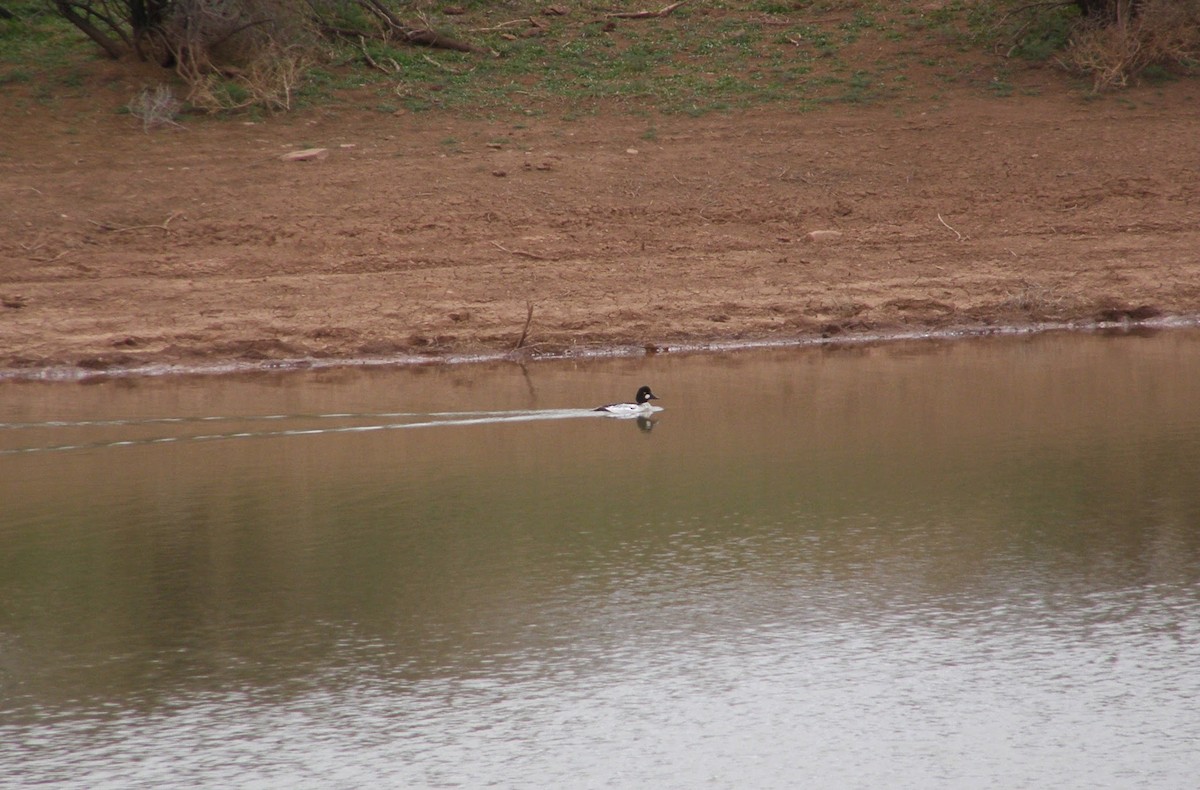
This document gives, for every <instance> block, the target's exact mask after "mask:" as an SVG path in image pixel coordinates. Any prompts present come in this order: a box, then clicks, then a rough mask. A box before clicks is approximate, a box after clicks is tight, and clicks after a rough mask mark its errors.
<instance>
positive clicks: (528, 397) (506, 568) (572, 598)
mask: <svg viewBox="0 0 1200 790" xmlns="http://www.w3.org/2000/svg"><path fill="white" fill-rule="evenodd" d="M642 383H649V384H652V385H653V387H654V389H655V392H656V393H658V394H659V395H660V396H661V397H662V401H661V403H662V404H663V405H664V406H665V407H667V408H666V410H665V411H664V412H662V413H661V414H659V415H656V416H657V418H658V419H657V420H656V421H655V422H654V423H653V424H651V425H638V424H637V423H636V422H633V421H623V420H613V419H607V418H603V417H596V416H594V415H590V414H587V413H586V412H582V411H580V410H578V409H579V407H586V406H589V405H592V404H594V403H597V402H605V401H608V400H612V399H614V398H622V397H630V396H632V394H633V391H634V389H636V387H637V386H638V385H640V384H642ZM1198 390H1200V336H1197V335H1196V334H1194V333H1168V334H1163V335H1158V336H1155V337H1128V336H1127V337H1119V338H1102V337H1077V336H1048V337H1040V338H1032V339H1008V340H989V341H982V342H969V343H954V344H949V343H933V342H930V343H921V344H903V345H892V346H886V345H885V346H876V347H862V348H849V349H830V350H789V351H770V352H754V353H743V354H736V355H731V356H697V357H672V356H666V357H656V358H651V359H649V360H636V361H635V360H612V361H603V362H589V363H586V364H572V363H541V364H533V365H530V366H528V367H527V368H525V369H522V368H520V367H517V366H515V365H494V366H471V367H455V368H427V369H421V370H407V371H386V372H385V371H375V372H369V371H327V372H322V373H302V374H294V375H256V376H238V377H222V378H197V379H182V380H181V379H163V380H116V379H114V380H107V381H98V382H95V383H92V384H87V385H80V384H70V385H66V384H39V383H16V382H9V383H5V384H3V385H0V785H5V786H10V785H11V786H14V787H22V786H28V785H33V784H37V783H46V784H51V785H53V786H56V787H87V788H96V787H121V788H125V787H170V786H174V787H180V786H187V787H193V786H208V787H229V786H239V787H295V786H306V787H354V786H366V785H371V786H384V787H457V786H462V787H482V786H499V787H566V786H570V787H622V788H623V787H663V788H672V787H678V788H695V787H759V788H769V787H797V786H812V787H862V788H868V787H869V788H876V787H901V788H903V787H912V788H928V787H948V788H949V787H955V788H957V787H973V788H976V787H978V788H985V787H1002V788H1010V787H1013V788H1015V787H1036V786H1053V787H1059V788H1061V787H1079V788H1097V787H1113V788H1130V787H1147V788H1191V787H1193V786H1194V785H1195V777H1196V776H1197V775H1200V749H1197V748H1196V744H1197V743H1200V712H1198V711H1197V707H1196V700H1197V699H1200V584H1198V582H1200V486H1198V485H1197V480H1198V476H1200V475H1198V470H1200V407H1197V398H1196V392H1197V391H1198ZM492 412H497V413H495V414H492ZM214 418H219V419H214ZM542 418H546V419H542ZM98 422H99V423H103V424H96V423H98ZM51 423H54V424H51ZM82 423H86V424H82ZM430 423H436V424H430Z"/></svg>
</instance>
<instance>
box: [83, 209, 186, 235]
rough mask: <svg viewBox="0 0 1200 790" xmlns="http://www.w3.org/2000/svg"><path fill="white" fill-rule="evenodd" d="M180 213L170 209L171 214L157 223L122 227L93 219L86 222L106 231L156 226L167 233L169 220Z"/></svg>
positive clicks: (113, 231)
mask: <svg viewBox="0 0 1200 790" xmlns="http://www.w3.org/2000/svg"><path fill="white" fill-rule="evenodd" d="M182 215H183V212H182V211H172V212H171V216H169V217H167V218H166V219H165V220H163V221H162V222H161V223H159V224H158V225H127V226H125V227H123V228H116V227H113V226H112V225H109V224H108V223H107V222H97V221H96V220H94V219H89V220H88V222H90V223H92V224H93V225H95V226H96V227H97V228H99V229H100V230H104V231H108V232H109V233H124V232H125V231H127V230H149V229H151V228H158V229H159V230H164V231H166V232H167V233H170V232H171V229H170V228H169V227H167V226H168V225H170V224H171V220H173V219H175V218H176V217H179V216H182Z"/></svg>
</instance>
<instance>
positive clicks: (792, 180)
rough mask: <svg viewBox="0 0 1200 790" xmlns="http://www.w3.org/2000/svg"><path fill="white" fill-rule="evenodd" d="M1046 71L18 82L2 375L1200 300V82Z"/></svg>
mask: <svg viewBox="0 0 1200 790" xmlns="http://www.w3.org/2000/svg"><path fill="white" fill-rule="evenodd" d="M1037 92H1038V93H1040V95H1027V93H1028V92H1024V93H1023V94H1022V95H1014V96H1011V97H1008V98H989V97H983V96H980V95H978V94H977V93H975V94H972V93H969V92H965V91H964V92H962V93H960V94H957V95H951V94H947V95H945V96H943V97H941V98H940V99H939V101H937V102H936V103H935V102H925V103H919V102H910V103H906V104H904V105H902V106H887V107H866V108H859V107H852V106H846V105H841V106H831V107H829V108H826V109H823V110H819V111H816V112H809V113H802V114H801V113H793V112H790V111H789V110H788V109H787V108H784V107H772V108H769V109H759V110H754V111H750V112H747V113H738V114H710V115H706V116H704V117H700V118H686V117H671V118H661V117H654V118H646V117H630V116H627V115H613V116H599V117H596V116H588V117H584V118H581V119H579V120H574V121H567V120H558V119H557V116H555V115H554V114H553V113H548V114H547V115H546V116H543V117H536V118H535V117H530V118H515V117H514V118H508V119H504V120H498V121H482V120H470V119H466V120H464V119H458V118H453V117H450V116H448V115H446V114H442V113H431V114H406V115H398V116H392V115H381V114H379V113H372V112H366V111H332V110H325V111H319V110H313V111H307V112H304V113H300V114H294V115H289V116H282V117H277V118H271V119H268V120H266V121H263V122H259V123H255V124H252V125H251V124H247V123H243V122H240V121H220V122H217V121H196V122H190V123H189V124H188V129H187V131H175V130H162V131H155V132H152V133H151V134H149V135H147V134H144V133H143V132H142V131H141V129H140V127H139V126H137V125H136V123H135V122H134V120H133V119H131V118H129V117H128V116H121V115H116V114H113V113H111V111H108V112H95V113H90V114H87V113H78V112H76V113H70V112H63V110H62V108H59V109H58V110H50V109H46V108H41V107H35V108H33V109H30V108H28V107H24V108H18V107H16V106H14V105H12V104H9V105H6V106H3V107H0V112H2V113H3V118H4V124H5V128H6V135H7V139H6V140H5V142H4V144H3V153H4V156H3V157H0V174H2V178H0V203H2V204H3V205H4V210H3V211H2V212H0V258H2V259H3V265H2V266H0V304H2V306H0V371H7V372H8V373H9V374H12V373H14V372H17V371H25V372H26V373H28V372H30V371H37V370H43V369H46V368H51V367H64V366H65V367H70V368H74V369H79V370H86V371H96V370H111V369H114V368H125V367H135V366H141V365H147V364H158V363H169V364H207V363H215V362H227V361H265V362H270V361H272V360H296V359H304V358H312V359H351V358H359V357H363V356H383V357H388V356H394V355H413V354H416V355H422V356H425V355H444V354H471V353H481V352H483V353H493V352H506V351H510V350H512V349H514V348H515V347H516V346H517V345H518V344H520V345H521V346H522V349H521V351H522V353H529V354H538V353H552V352H562V351H567V350H571V349H584V348H594V347H601V346H608V345H614V344H615V345H633V346H648V345H649V346H655V347H660V348H662V347H668V348H669V347H671V346H672V345H679V344H683V343H695V342H703V341H708V340H735V339H761V338H779V339H783V338H803V337H813V336H819V335H837V334H847V333H864V332H888V331H896V330H899V331H906V330H907V331H911V330H914V329H922V328H930V329H946V328H951V327H986V326H991V325H1001V324H1004V325H1010V324H1016V325H1020V324H1028V323H1031V322H1038V321H1045V320H1052V321H1073V320H1084V321H1087V320H1095V319H1121V318H1129V317H1133V318H1135V319H1136V318H1139V317H1146V316H1155V315H1194V314H1196V313H1200V145H1198V144H1197V141H1198V140H1200V113H1198V112H1197V107H1198V106H1200V102H1198V99H1197V95H1198V93H1200V86H1198V85H1197V84H1196V83H1195V82H1187V81H1184V82H1178V83H1173V84H1170V85H1167V86H1165V87H1157V88H1143V89H1138V90H1135V91H1132V92H1130V93H1127V94H1124V95H1122V96H1121V97H1120V98H1108V99H1103V100H1098V101H1085V100H1083V99H1082V98H1081V97H1080V96H1079V95H1078V94H1077V93H1073V92H1071V90H1070V89H1068V88H1067V87H1065V86H1064V85H1063V84H1062V82H1061V80H1059V79H1058V78H1057V77H1053V78H1046V79H1045V84H1044V85H1042V86H1040V87H1039V89H1038V91H1037ZM9 130H11V134H10V133H9ZM316 146H320V147H324V148H327V149H329V150H328V155H327V156H326V157H325V158H324V159H321V160H318V161H308V162H285V161H281V160H280V159H279V156H280V154H282V153H285V152H287V151H291V150H295V149H300V148H309V147H316ZM814 231H815V232H818V233H817V234H816V235H817V237H818V238H816V239H815V240H814V238H813V237H812V236H811V235H810V234H812V233H813V232H814ZM826 232H828V233H826ZM530 309H532V318H531V319H530V320H529V321H528V326H527V325H526V322H527V318H528V317H529V310H530ZM522 337H524V339H523V341H522Z"/></svg>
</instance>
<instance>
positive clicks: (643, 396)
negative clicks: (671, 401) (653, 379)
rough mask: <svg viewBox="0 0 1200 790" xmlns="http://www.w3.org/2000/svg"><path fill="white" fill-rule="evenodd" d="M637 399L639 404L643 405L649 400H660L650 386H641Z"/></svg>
mask: <svg viewBox="0 0 1200 790" xmlns="http://www.w3.org/2000/svg"><path fill="white" fill-rule="evenodd" d="M636 400H637V402H638V405H641V404H643V403H645V402H646V401H648V400H658V396H657V395H655V394H654V393H653V392H651V391H650V388H649V387H641V388H640V389H638V391H637V398H636Z"/></svg>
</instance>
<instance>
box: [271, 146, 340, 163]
mask: <svg viewBox="0 0 1200 790" xmlns="http://www.w3.org/2000/svg"><path fill="white" fill-rule="evenodd" d="M327 156H329V149H328V148H305V149H304V150H303V151H289V152H288V153H286V154H284V155H283V156H281V157H279V158H280V159H282V160H283V161H284V162H309V161H313V160H317V159H324V158H325V157H327Z"/></svg>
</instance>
